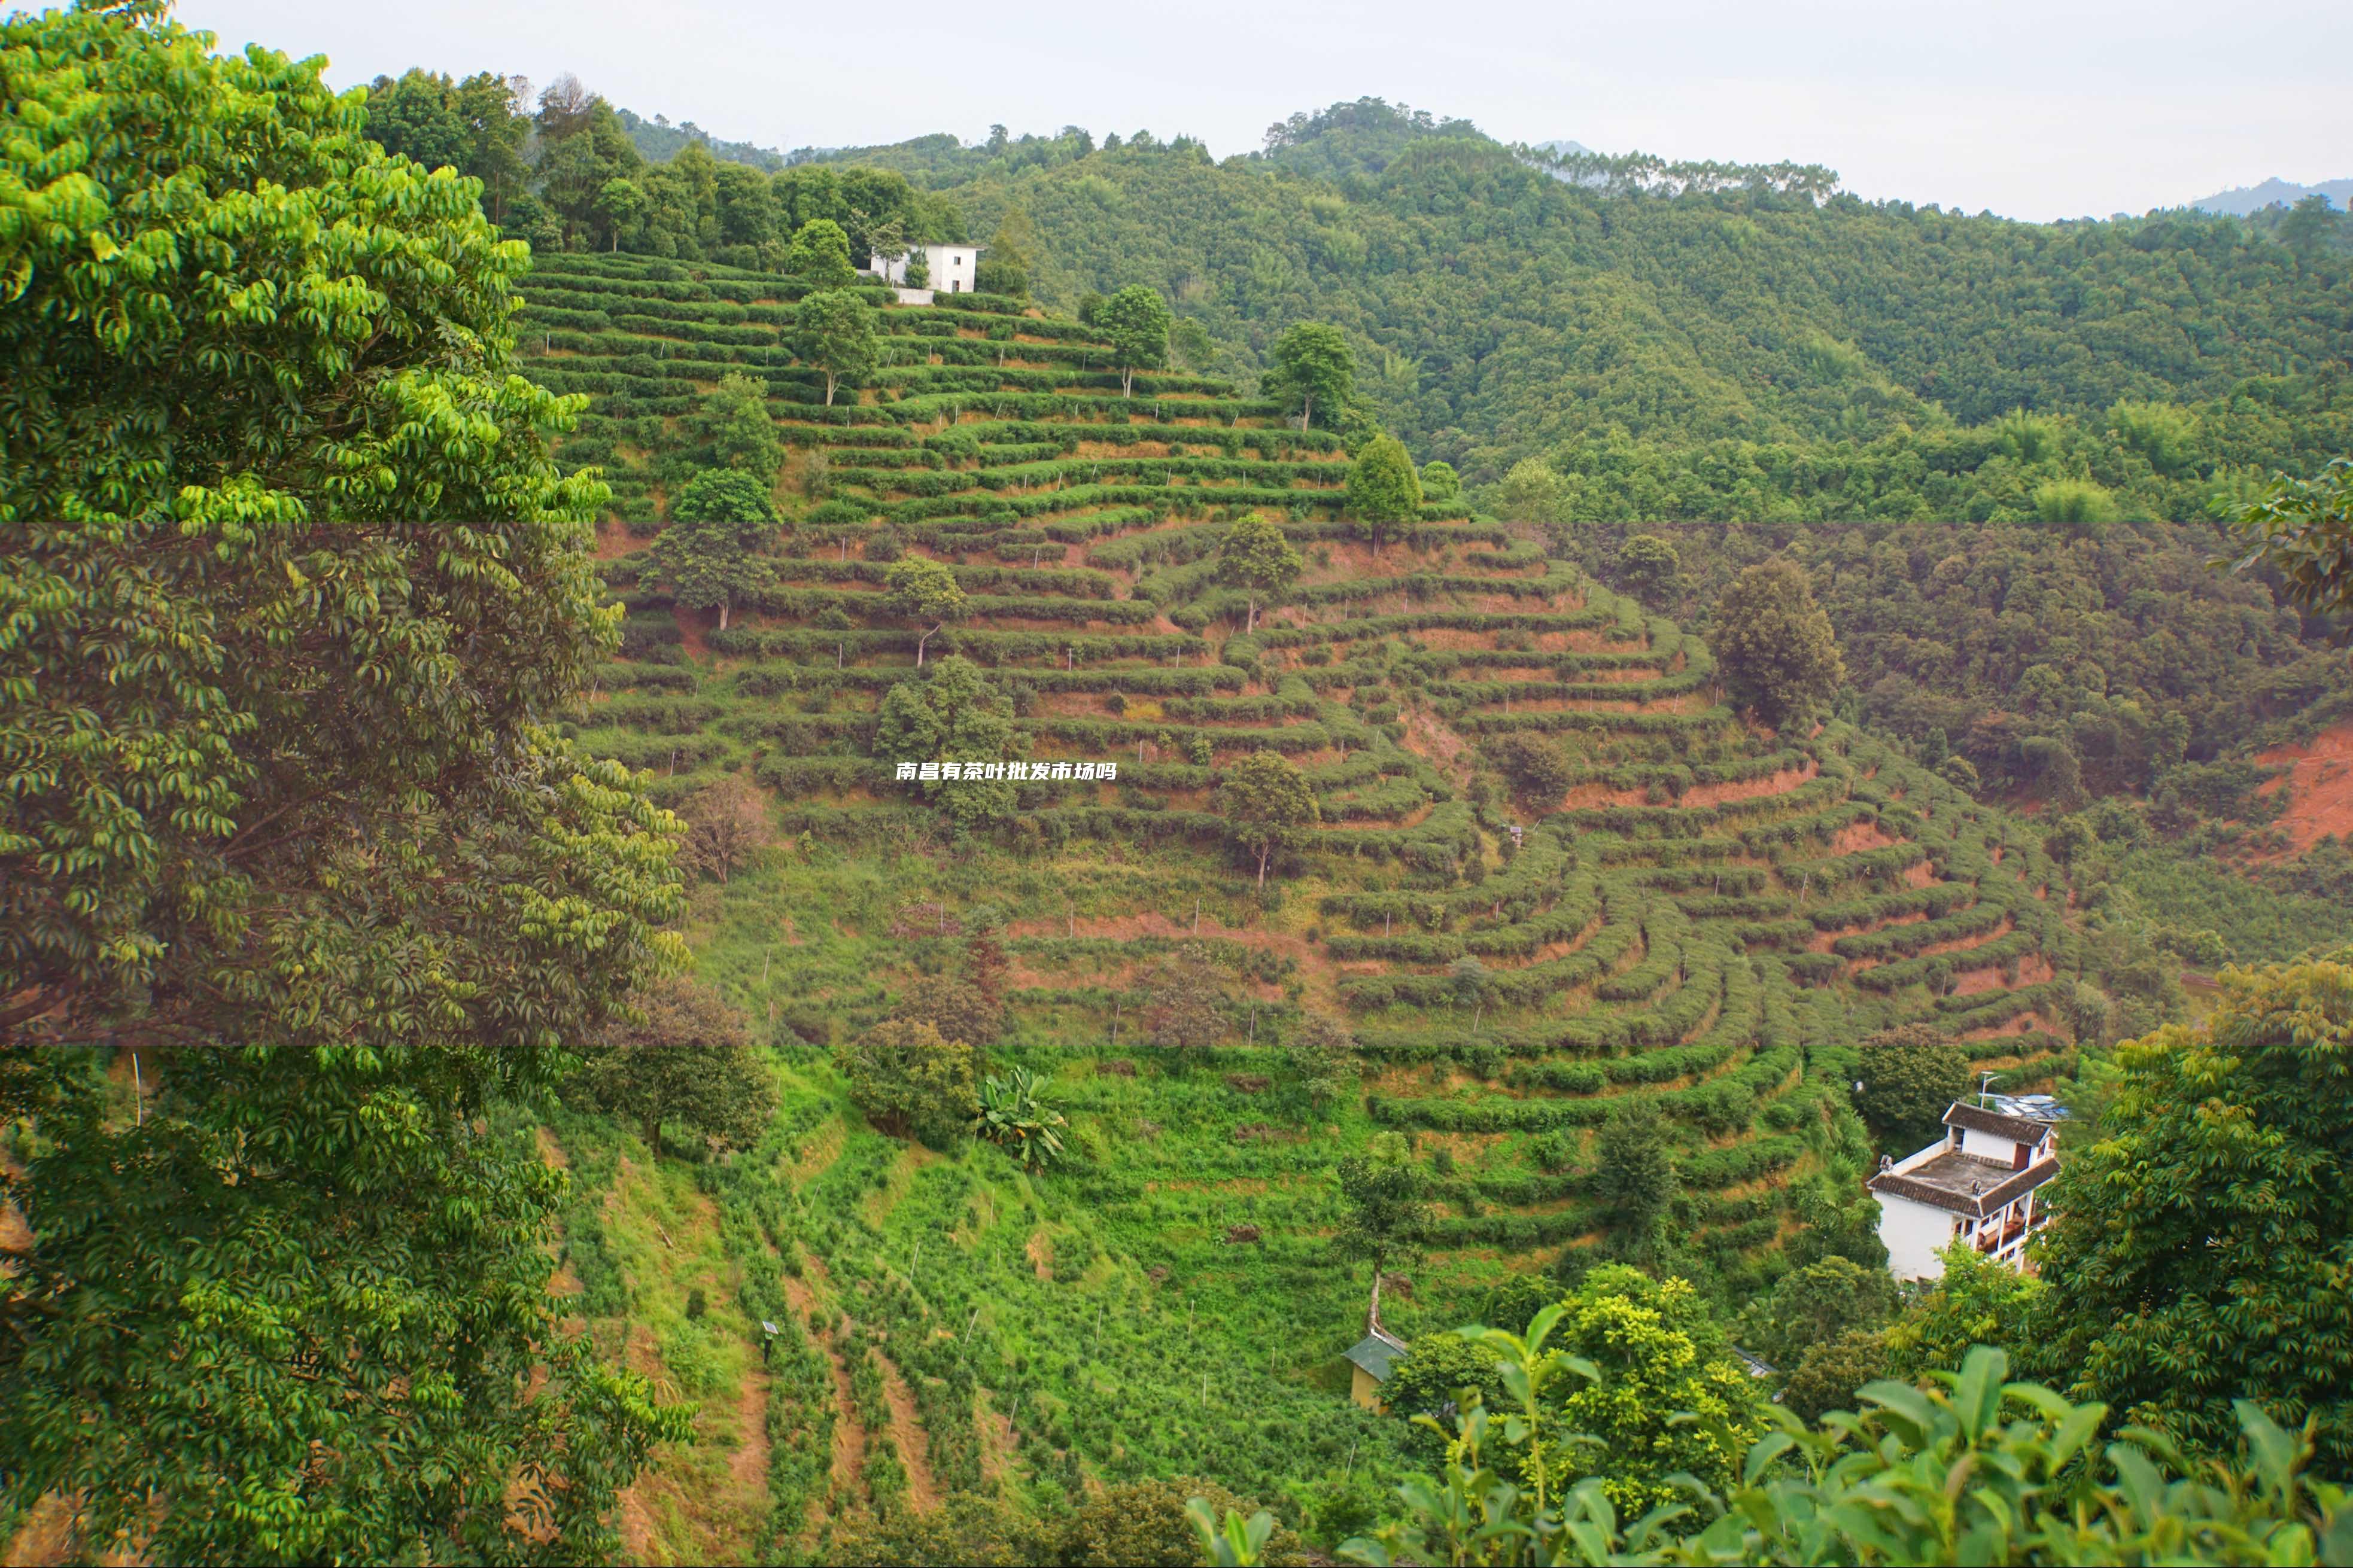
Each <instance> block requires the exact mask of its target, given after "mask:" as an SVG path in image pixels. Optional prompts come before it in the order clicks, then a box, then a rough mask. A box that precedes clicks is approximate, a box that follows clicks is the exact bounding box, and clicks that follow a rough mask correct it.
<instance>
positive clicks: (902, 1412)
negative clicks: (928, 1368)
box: [874, 1351, 940, 1513]
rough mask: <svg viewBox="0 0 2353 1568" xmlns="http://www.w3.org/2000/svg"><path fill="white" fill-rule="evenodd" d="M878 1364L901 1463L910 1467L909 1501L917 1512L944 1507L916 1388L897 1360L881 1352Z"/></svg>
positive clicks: (875, 1360)
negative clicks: (895, 1361) (933, 1471)
mask: <svg viewBox="0 0 2353 1568" xmlns="http://www.w3.org/2000/svg"><path fill="white" fill-rule="evenodd" d="M874 1364H875V1365H876V1366H878V1367H880V1368H881V1371H882V1397H883V1399H884V1400H885V1401H886V1402H887V1403H888V1404H889V1405H890V1406H891V1439H892V1442H893V1443H895V1444H896V1445H897V1446H898V1449H899V1462H900V1463H901V1464H902V1465H904V1466H905V1467H906V1468H907V1502H908V1505H909V1506H910V1507H912V1508H913V1510H915V1511H916V1512H917V1513H929V1512H931V1511H932V1510H934V1509H936V1508H938V1507H939V1506H940V1483H939V1481H938V1479H936V1478H934V1476H933V1474H932V1445H931V1439H930V1437H929V1436H926V1435H925V1434H924V1431H923V1415H922V1414H921V1413H920V1412H918V1411H917V1410H916V1408H915V1391H914V1390H913V1389H912V1388H909V1387H908V1386H907V1380H906V1378H905V1377H903V1376H902V1375H901V1374H900V1372H899V1368H898V1365H897V1363H894V1362H892V1360H891V1358H890V1357H889V1356H886V1355H884V1354H883V1353H882V1352H881V1351H877V1352H874Z"/></svg>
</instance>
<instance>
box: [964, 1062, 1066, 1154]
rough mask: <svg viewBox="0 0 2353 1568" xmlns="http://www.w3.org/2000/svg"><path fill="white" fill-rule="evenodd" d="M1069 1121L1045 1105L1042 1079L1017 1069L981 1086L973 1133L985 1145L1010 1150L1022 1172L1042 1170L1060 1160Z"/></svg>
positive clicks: (985, 1081)
mask: <svg viewBox="0 0 2353 1568" xmlns="http://www.w3.org/2000/svg"><path fill="white" fill-rule="evenodd" d="M1069 1125H1070V1121H1069V1120H1068V1119H1067V1118H1065V1117H1064V1116H1063V1115H1062V1113H1061V1112H1060V1111H1059V1110H1055V1109H1054V1108H1053V1106H1052V1105H1050V1104H1049V1103H1048V1102H1047V1100H1046V1097H1045V1080H1044V1079H1040V1078H1039V1076H1038V1075H1037V1074H1036V1073H1033V1072H1031V1071H1030V1070H1029V1068H1024V1067H1017V1068H1014V1069H1013V1070H1012V1071H1011V1072H1009V1073H1007V1074H1006V1075H1005V1076H1004V1077H1003V1078H994V1077H992V1078H989V1079H986V1080H984V1081H983V1082H982V1084H981V1086H980V1114H979V1116H978V1118H977V1119H976V1121H975V1122H974V1124H973V1131H976V1133H978V1134H979V1135H980V1137H981V1138H982V1139H983V1140H984V1141H985V1142H990V1143H994V1144H997V1146H998V1147H999V1148H1003V1149H1008V1150H1010V1151H1011V1152H1013V1153H1014V1154H1015V1155H1016V1156H1017V1157H1018V1159H1019V1160H1020V1162H1021V1168H1022V1169H1023V1170H1025V1171H1042V1170H1045V1169H1046V1168H1047V1167H1048V1166H1050V1165H1051V1164H1053V1163H1055V1162H1056V1161H1058V1160H1060V1158H1061V1157H1062V1135H1061V1133H1060V1131H1058V1130H1059V1129H1060V1128H1064V1127H1068V1126H1069Z"/></svg>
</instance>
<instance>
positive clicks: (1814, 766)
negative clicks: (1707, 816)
mask: <svg viewBox="0 0 2353 1568" xmlns="http://www.w3.org/2000/svg"><path fill="white" fill-rule="evenodd" d="M1820 772H1821V764H1820V763H1818V762H1816V761H1815V760H1814V759H1813V758H1811V757H1808V758H1807V759H1806V762H1805V765H1804V766H1803V767H1796V768H1784V769H1782V770H1781V771H1780V772H1779V773H1770V774H1767V776H1766V777H1764V778H1761V779H1735V780H1733V781H1732V782H1730V783H1728V784H1694V785H1693V786H1692V787H1691V788H1690V789H1688V790H1686V791H1684V792H1683V799H1682V800H1681V801H1679V802H1678V803H1677V804H1678V805H1683V806H1685V807H1691V806H1699V805H1723V804H1724V803H1725V801H1728V800H1755V799H1756V798H1757V796H1759V795H1787V794H1788V792H1789V791H1791V790H1793V789H1795V788H1797V787H1798V786H1799V784H1804V783H1805V782H1806V781H1807V780H1809V779H1810V778H1812V777H1813V776H1814V775H1815V774H1816V773H1820Z"/></svg>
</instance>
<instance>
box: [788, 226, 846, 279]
mask: <svg viewBox="0 0 2353 1568" xmlns="http://www.w3.org/2000/svg"><path fill="white" fill-rule="evenodd" d="M785 270H786V272H788V273H790V274H791V275H792V276H794V277H796V278H799V279H804V280H806V281H807V282H808V283H809V284H810V285H811V286H813V287H815V288H818V289H847V288H849V286H850V285H851V284H852V283H855V282H857V281H858V269H857V268H854V267H852V266H851V265H850V264H849V233H848V231H846V230H845V229H843V227H842V226H840V225H839V224H838V223H836V222H834V221H833V219H831V218H829V217H818V218H811V219H809V220H808V221H807V223H804V224H802V225H801V226H800V227H799V229H798V230H797V231H796V232H795V233H794V235H793V239H792V244H791V245H789V246H788V247H786V250H785Z"/></svg>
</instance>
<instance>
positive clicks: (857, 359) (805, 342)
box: [793, 224, 878, 408]
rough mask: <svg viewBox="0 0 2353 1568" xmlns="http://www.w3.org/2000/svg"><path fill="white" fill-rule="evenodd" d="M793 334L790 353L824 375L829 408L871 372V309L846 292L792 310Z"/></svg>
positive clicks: (815, 297)
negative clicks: (842, 390) (841, 390)
mask: <svg viewBox="0 0 2353 1568" xmlns="http://www.w3.org/2000/svg"><path fill="white" fill-rule="evenodd" d="M810 227H812V228H813V227H816V225H814V224H812V225H811V226H810ZM804 232H806V231H804ZM796 243H798V242H797V241H796ZM793 331H794V338H793V352H794V353H796V354H797V355H798V356H799V357H800V358H801V359H803V360H805V361H806V362H807V363H810V364H813V365H815V366H817V368H818V370H819V371H820V372H822V373H823V374H824V375H825V405H826V406H827V407H828V408H830V407H832V406H833V399H834V395H835V393H836V392H837V391H838V390H839V388H840V387H841V386H843V385H844V384H849V385H855V384H858V383H859V382H860V381H862V380H864V379H865V378H866V377H867V376H868V375H870V374H872V373H873V370H874V363H875V358H876V354H877V353H878V350H877V348H876V346H875V334H874V308H873V307H872V306H871V305H869V304H868V303H867V302H866V301H865V300H861V299H860V298H859V297H858V296H857V295H856V294H854V293H851V292H850V291H849V289H826V290H823V291H820V292H818V293H815V294H811V295H809V296H808V297H807V299H805V300H802V301H801V302H800V304H799V305H798V306H797V307H795V309H794V312H793Z"/></svg>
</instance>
